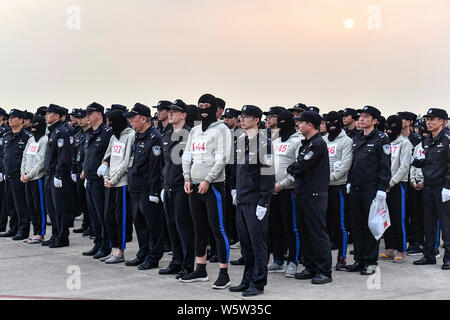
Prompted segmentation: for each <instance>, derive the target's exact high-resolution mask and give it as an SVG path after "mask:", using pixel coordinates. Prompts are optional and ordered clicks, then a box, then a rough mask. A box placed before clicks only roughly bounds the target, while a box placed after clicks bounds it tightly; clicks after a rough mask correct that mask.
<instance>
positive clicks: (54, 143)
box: [45, 121, 72, 179]
mask: <svg viewBox="0 0 450 320" xmlns="http://www.w3.org/2000/svg"><path fill="white" fill-rule="evenodd" d="M48 131H49V134H48V144H47V149H46V151H45V173H46V174H47V175H55V177H57V178H58V179H61V177H62V176H64V175H68V174H70V172H71V169H72V146H71V145H70V135H69V132H68V131H67V129H66V128H65V126H64V124H63V123H61V121H58V122H57V123H55V124H53V125H51V126H50V127H48Z"/></svg>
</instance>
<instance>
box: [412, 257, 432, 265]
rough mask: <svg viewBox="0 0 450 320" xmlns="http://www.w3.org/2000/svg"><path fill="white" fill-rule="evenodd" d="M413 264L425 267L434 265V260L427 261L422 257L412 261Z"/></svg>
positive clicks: (427, 259)
mask: <svg viewBox="0 0 450 320" xmlns="http://www.w3.org/2000/svg"><path fill="white" fill-rule="evenodd" d="M414 264H415V265H416V266H424V265H427V264H436V260H431V259H429V258H427V257H423V258H422V259H420V260H416V261H414Z"/></svg>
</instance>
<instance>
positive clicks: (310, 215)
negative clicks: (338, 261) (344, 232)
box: [296, 192, 331, 276]
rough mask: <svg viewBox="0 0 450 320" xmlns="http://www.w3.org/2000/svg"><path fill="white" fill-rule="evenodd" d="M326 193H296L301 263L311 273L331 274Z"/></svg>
mask: <svg viewBox="0 0 450 320" xmlns="http://www.w3.org/2000/svg"><path fill="white" fill-rule="evenodd" d="M327 202H328V193H327V192H319V193H308V194H302V195H297V205H296V209H297V216H298V226H299V230H300V241H301V243H302V253H303V259H304V263H303V265H304V266H305V268H307V269H308V270H309V271H311V272H313V273H317V272H320V273H322V274H325V275H327V276H331V244H330V239H329V237H328V232H327Z"/></svg>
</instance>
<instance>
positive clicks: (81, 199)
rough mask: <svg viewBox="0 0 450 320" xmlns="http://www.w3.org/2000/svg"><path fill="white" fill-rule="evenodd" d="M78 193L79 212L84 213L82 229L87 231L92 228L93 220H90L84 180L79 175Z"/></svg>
mask: <svg viewBox="0 0 450 320" xmlns="http://www.w3.org/2000/svg"><path fill="white" fill-rule="evenodd" d="M76 191H77V202H78V211H79V213H83V222H82V224H81V227H82V228H83V229H87V228H90V227H91V220H90V218H89V211H88V208H87V199H86V189H85V188H84V179H81V178H80V175H79V174H77V183H76Z"/></svg>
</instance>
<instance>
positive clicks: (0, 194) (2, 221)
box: [0, 108, 10, 237]
mask: <svg viewBox="0 0 450 320" xmlns="http://www.w3.org/2000/svg"><path fill="white" fill-rule="evenodd" d="M6 115H7V114H6V111H5V110H4V109H3V108H0V159H2V155H1V154H2V153H3V147H2V145H3V136H4V135H5V133H6V132H7V131H9V130H10V129H9V128H8V127H7V126H5V125H4V124H3V118H4V117H5V116H6ZM2 167H3V165H2V163H1V161H0V168H2ZM7 223H8V211H7V210H6V203H5V180H4V178H3V171H2V172H0V232H4V231H5V230H6V225H7ZM1 236H2V234H1V233H0V237H1Z"/></svg>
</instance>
